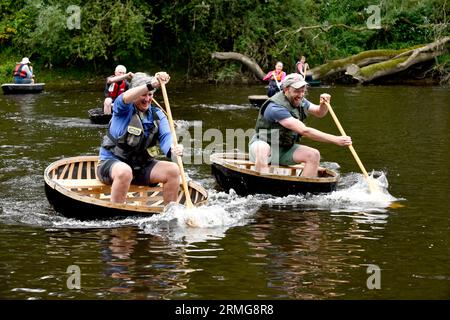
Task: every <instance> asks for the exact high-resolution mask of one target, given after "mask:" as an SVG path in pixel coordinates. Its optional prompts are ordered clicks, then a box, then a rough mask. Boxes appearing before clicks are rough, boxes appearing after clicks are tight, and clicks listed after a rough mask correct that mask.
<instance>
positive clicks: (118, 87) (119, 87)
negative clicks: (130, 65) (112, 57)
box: [108, 80, 127, 99]
mask: <svg viewBox="0 0 450 320" xmlns="http://www.w3.org/2000/svg"><path fill="white" fill-rule="evenodd" d="M111 87H112V88H111ZM111 89H112V90H111ZM126 90H127V83H126V81H125V80H122V82H114V83H111V84H110V85H109V86H108V97H111V98H113V99H115V98H117V97H118V96H119V95H120V94H121V93H123V92H125V91H126Z"/></svg>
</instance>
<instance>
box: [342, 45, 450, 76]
mask: <svg viewBox="0 0 450 320" xmlns="http://www.w3.org/2000/svg"><path fill="white" fill-rule="evenodd" d="M449 41H450V37H446V38H442V39H440V40H437V41H435V42H433V43H430V44H428V45H426V46H421V47H419V48H415V49H412V50H408V51H406V52H403V53H401V54H399V55H397V56H395V57H393V58H392V59H390V60H387V61H383V62H379V63H374V64H371V65H368V66H365V67H362V68H360V67H359V66H357V65H355V64H352V65H349V66H348V67H347V70H346V74H349V75H351V76H352V77H353V78H354V79H357V80H358V81H359V82H361V83H363V82H370V81H373V80H375V79H377V78H380V77H383V76H387V75H391V74H394V73H397V72H401V71H403V70H406V69H408V68H409V67H411V66H412V65H415V64H418V63H422V62H425V61H428V60H431V59H434V58H436V57H437V56H440V55H441V54H443V53H445V52H446V51H447V43H448V42H449Z"/></svg>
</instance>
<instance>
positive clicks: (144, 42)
mask: <svg viewBox="0 0 450 320" xmlns="http://www.w3.org/2000/svg"><path fill="white" fill-rule="evenodd" d="M373 2H374V1H372V0H370V1H369V0H302V1H299V0H283V1H279V0H259V1H256V0H192V1H188V0H174V1H164V0H154V1H143V0H135V1H130V0H120V1H119V0H116V1H106V0H96V1H80V0H57V1H56V0H15V1H7V0H0V57H2V59H1V61H2V62H1V64H2V65H1V67H0V72H2V73H4V72H9V71H10V69H11V68H12V67H13V66H11V64H14V62H15V61H18V60H20V58H21V57H22V56H24V55H26V56H29V57H31V58H32V60H33V61H38V62H39V64H40V65H41V66H47V67H49V68H50V67H52V66H64V67H66V66H69V67H70V66H73V67H83V68H94V69H99V68H102V67H111V66H112V65H114V64H116V63H118V62H121V63H124V64H126V65H129V66H135V67H138V66H141V65H142V64H143V63H145V64H146V65H147V64H148V63H149V62H150V61H151V63H152V64H153V65H157V66H164V67H165V68H166V69H169V70H170V69H174V70H181V71H182V72H183V73H184V74H185V75H187V76H196V77H204V78H215V79H226V78H232V77H234V76H235V75H236V74H242V73H245V71H246V70H245V69H244V67H242V66H241V65H240V64H234V63H230V62H227V63H224V62H220V61H216V60H213V59H211V53H212V52H214V51H236V52H240V53H242V54H245V55H247V56H249V57H251V58H253V59H254V60H255V61H256V62H257V63H258V64H259V65H260V66H261V67H262V68H263V69H265V70H268V69H270V68H272V67H273V65H274V63H275V62H276V61H278V60H281V61H283V62H284V63H285V69H286V70H287V71H291V70H293V68H294V65H295V62H296V61H297V58H298V56H299V55H301V54H303V55H306V56H307V57H308V62H309V63H310V65H317V64H321V63H323V62H325V61H327V60H330V59H337V58H343V57H346V56H349V55H352V54H356V53H358V52H361V51H364V50H369V49H381V48H390V49H391V48H392V49H399V48H405V47H409V46H412V45H417V44H422V43H427V42H432V41H434V40H435V39H437V38H439V37H442V36H445V35H448V34H449V27H448V20H447V12H448V11H449V3H447V0H422V1H417V0H390V1H385V0H381V1H380V2H379V3H377V4H375V5H376V8H378V9H379V13H380V18H381V21H380V25H379V28H377V29H373V28H372V29H371V28H369V27H368V24H367V23H368V21H375V20H373V18H374V12H373V11H369V10H368V8H369V6H370V5H373ZM74 6H75V7H74ZM76 6H78V8H79V11H76V10H74V8H75V9H77V7H76ZM375 18H376V17H375ZM77 19H78V20H77ZM371 19H372V20H371ZM77 23H78V25H77ZM448 60H449V59H448V57H444V58H443V59H442V61H441V65H440V68H441V70H447V69H448ZM6 64H8V66H6ZM442 68H443V69H442Z"/></svg>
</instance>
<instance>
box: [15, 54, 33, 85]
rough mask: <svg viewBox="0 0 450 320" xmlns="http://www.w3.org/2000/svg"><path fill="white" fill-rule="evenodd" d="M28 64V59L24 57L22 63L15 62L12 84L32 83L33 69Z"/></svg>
mask: <svg viewBox="0 0 450 320" xmlns="http://www.w3.org/2000/svg"><path fill="white" fill-rule="evenodd" d="M30 64H31V62H30V59H28V58H27V57H24V58H22V61H20V62H17V64H16V67H15V68H14V72H13V77H14V83H17V84H30V83H34V74H33V67H32V66H31V65H30Z"/></svg>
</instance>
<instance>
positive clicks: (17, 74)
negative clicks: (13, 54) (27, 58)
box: [13, 63, 27, 78]
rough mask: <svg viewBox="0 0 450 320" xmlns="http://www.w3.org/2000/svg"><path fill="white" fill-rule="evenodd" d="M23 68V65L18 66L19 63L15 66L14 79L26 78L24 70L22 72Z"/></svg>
mask: <svg viewBox="0 0 450 320" xmlns="http://www.w3.org/2000/svg"><path fill="white" fill-rule="evenodd" d="M23 66H24V64H20V63H18V64H17V65H16V68H15V69H14V73H13V76H14V77H21V78H26V77H27V73H26V72H25V71H24V70H22V69H23Z"/></svg>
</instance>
